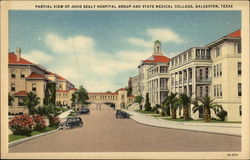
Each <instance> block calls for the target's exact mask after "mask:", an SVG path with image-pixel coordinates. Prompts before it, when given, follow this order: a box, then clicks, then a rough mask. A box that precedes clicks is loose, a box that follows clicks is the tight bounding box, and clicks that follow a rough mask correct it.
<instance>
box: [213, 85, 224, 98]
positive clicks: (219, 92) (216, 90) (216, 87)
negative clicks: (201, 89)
mask: <svg viewBox="0 0 250 160" xmlns="http://www.w3.org/2000/svg"><path fill="white" fill-rule="evenodd" d="M214 97H222V84H215V85H214Z"/></svg>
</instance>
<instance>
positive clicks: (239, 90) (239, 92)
mask: <svg viewBox="0 0 250 160" xmlns="http://www.w3.org/2000/svg"><path fill="white" fill-rule="evenodd" d="M238 96H241V83H238Z"/></svg>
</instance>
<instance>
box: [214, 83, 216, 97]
mask: <svg viewBox="0 0 250 160" xmlns="http://www.w3.org/2000/svg"><path fill="white" fill-rule="evenodd" d="M214 97H216V85H214Z"/></svg>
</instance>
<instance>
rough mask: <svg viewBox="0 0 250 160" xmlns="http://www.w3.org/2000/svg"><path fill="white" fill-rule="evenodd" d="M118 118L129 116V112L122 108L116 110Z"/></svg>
mask: <svg viewBox="0 0 250 160" xmlns="http://www.w3.org/2000/svg"><path fill="white" fill-rule="evenodd" d="M116 118H129V114H128V113H127V112H124V111H121V110H116Z"/></svg>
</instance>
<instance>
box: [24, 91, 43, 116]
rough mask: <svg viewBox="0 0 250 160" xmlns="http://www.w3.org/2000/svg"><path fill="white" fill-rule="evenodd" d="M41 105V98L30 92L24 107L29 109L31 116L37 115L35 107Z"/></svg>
mask: <svg viewBox="0 0 250 160" xmlns="http://www.w3.org/2000/svg"><path fill="white" fill-rule="evenodd" d="M38 104H40V98H39V97H37V95H36V93H34V92H29V93H28V95H27V97H25V99H24V105H25V106H26V107H27V108H28V110H29V114H31V115H33V114H35V111H36V109H35V107H36V106H37V105H38Z"/></svg>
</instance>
